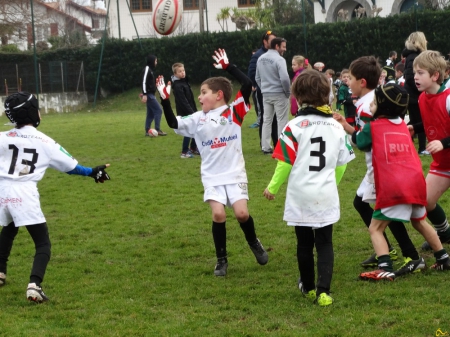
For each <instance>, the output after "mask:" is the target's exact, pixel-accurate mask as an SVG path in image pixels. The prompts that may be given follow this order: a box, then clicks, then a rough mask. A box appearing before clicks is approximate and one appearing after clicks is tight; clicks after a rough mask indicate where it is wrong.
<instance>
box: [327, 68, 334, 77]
mask: <svg viewBox="0 0 450 337" xmlns="http://www.w3.org/2000/svg"><path fill="white" fill-rule="evenodd" d="M325 74H330V75H331V76H334V70H333V69H327V70H325Z"/></svg>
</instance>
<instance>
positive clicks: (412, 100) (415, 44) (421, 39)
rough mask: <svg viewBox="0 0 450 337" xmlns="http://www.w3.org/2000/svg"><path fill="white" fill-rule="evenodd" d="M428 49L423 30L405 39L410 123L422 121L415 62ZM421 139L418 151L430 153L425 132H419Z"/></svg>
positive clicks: (406, 84) (403, 53)
mask: <svg viewBox="0 0 450 337" xmlns="http://www.w3.org/2000/svg"><path fill="white" fill-rule="evenodd" d="M425 50H427V40H426V38H425V34H424V33H422V32H414V33H411V34H410V35H409V37H408V38H407V39H406V41H405V49H404V50H403V52H402V55H403V56H404V57H405V72H404V73H403V75H404V76H405V85H404V88H405V89H406V91H407V92H408V94H409V103H408V113H409V120H410V122H409V123H410V124H420V123H422V117H421V116H420V109H419V94H420V93H419V90H418V89H417V86H416V82H415V80H414V69H413V63H414V60H415V58H416V57H417V56H418V55H419V54H420V53H421V52H423V51H425ZM417 138H418V141H419V149H418V152H419V154H420V155H429V154H430V153H429V152H428V151H427V150H426V149H425V146H426V138H425V133H424V132H420V133H417Z"/></svg>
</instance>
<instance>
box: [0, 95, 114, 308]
mask: <svg viewBox="0 0 450 337" xmlns="http://www.w3.org/2000/svg"><path fill="white" fill-rule="evenodd" d="M5 114H6V116H7V117H8V119H9V120H10V121H11V123H13V124H14V125H15V128H14V129H12V130H9V131H5V132H0V199H1V200H2V202H1V203H0V226H1V227H2V230H1V232H0V286H3V285H5V282H6V267H7V262H8V258H9V255H10V253H11V248H12V245H13V242H14V238H15V237H16V235H17V233H18V231H19V227H25V228H26V229H27V231H28V233H30V236H31V238H32V239H33V242H34V245H35V255H34V260H33V266H32V269H31V274H30V282H29V283H28V287H27V291H26V296H27V299H28V300H29V301H33V302H36V303H42V302H45V301H48V297H47V295H45V293H44V291H43V290H42V288H41V283H42V281H43V280H44V275H45V271H46V269H47V264H48V262H49V260H50V255H51V254H50V253H51V243H50V238H49V235H48V228H47V222H46V220H45V217H44V214H43V213H42V210H41V203H40V201H39V192H38V188H37V183H38V182H39V181H40V180H41V179H42V178H43V176H44V174H45V171H46V170H47V168H48V167H52V168H54V169H55V170H58V171H61V172H66V173H68V174H78V175H83V176H89V177H92V178H94V179H95V182H96V183H98V182H100V183H103V182H104V181H105V180H109V179H110V178H109V176H108V174H107V173H106V171H105V168H106V167H108V166H109V164H105V165H101V166H97V167H94V168H90V167H83V166H81V165H79V164H78V162H77V160H76V159H75V158H73V157H72V156H71V155H70V154H69V153H68V152H67V151H66V150H65V149H64V148H63V147H62V146H61V145H59V144H58V143H57V142H55V141H54V140H53V139H51V138H50V137H48V136H47V135H45V134H43V133H42V132H40V131H38V130H37V129H36V128H37V127H38V125H39V124H40V121H41V116H40V113H39V104H38V100H37V99H36V97H35V96H34V95H32V94H30V93H28V92H18V93H15V94H12V95H10V96H8V97H7V98H6V100H5Z"/></svg>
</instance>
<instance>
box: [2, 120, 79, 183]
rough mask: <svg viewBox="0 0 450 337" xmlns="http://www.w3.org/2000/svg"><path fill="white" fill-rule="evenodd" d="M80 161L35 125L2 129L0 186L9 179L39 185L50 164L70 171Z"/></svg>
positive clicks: (55, 167) (57, 168)
mask: <svg viewBox="0 0 450 337" xmlns="http://www.w3.org/2000/svg"><path fill="white" fill-rule="evenodd" d="M77 164H78V162H77V161H76V160H75V159H74V158H72V156H71V155H70V154H69V153H68V152H67V151H66V150H65V149H64V148H63V147H62V146H61V145H59V144H58V143H56V142H55V141H54V140H53V139H51V138H50V137H48V136H46V135H45V134H43V133H42V132H40V131H38V130H37V129H36V128H34V127H32V126H24V127H22V128H20V129H12V130H10V131H5V132H0V185H1V184H5V183H8V181H20V182H26V181H29V182H35V183H36V184H37V182H38V181H39V180H41V179H42V177H43V176H44V173H45V170H46V169H47V168H48V167H51V168H54V169H56V170H58V171H61V172H68V171H71V170H73V169H74V168H75V166H76V165H77Z"/></svg>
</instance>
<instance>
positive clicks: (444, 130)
mask: <svg viewBox="0 0 450 337" xmlns="http://www.w3.org/2000/svg"><path fill="white" fill-rule="evenodd" d="M449 95H450V90H448V89H447V90H444V91H442V92H440V93H437V94H427V93H425V92H423V93H422V94H420V96H419V108H420V115H421V116H422V121H423V127H424V129H425V135H426V136H427V139H428V141H429V142H431V141H432V140H441V139H444V138H447V137H449V136H450V116H449V112H448V111H447V108H446V101H447V97H448V96H449ZM432 156H433V162H432V163H431V165H430V169H432V170H441V171H450V148H449V149H444V150H442V151H439V152H437V153H433V154H432Z"/></svg>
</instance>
